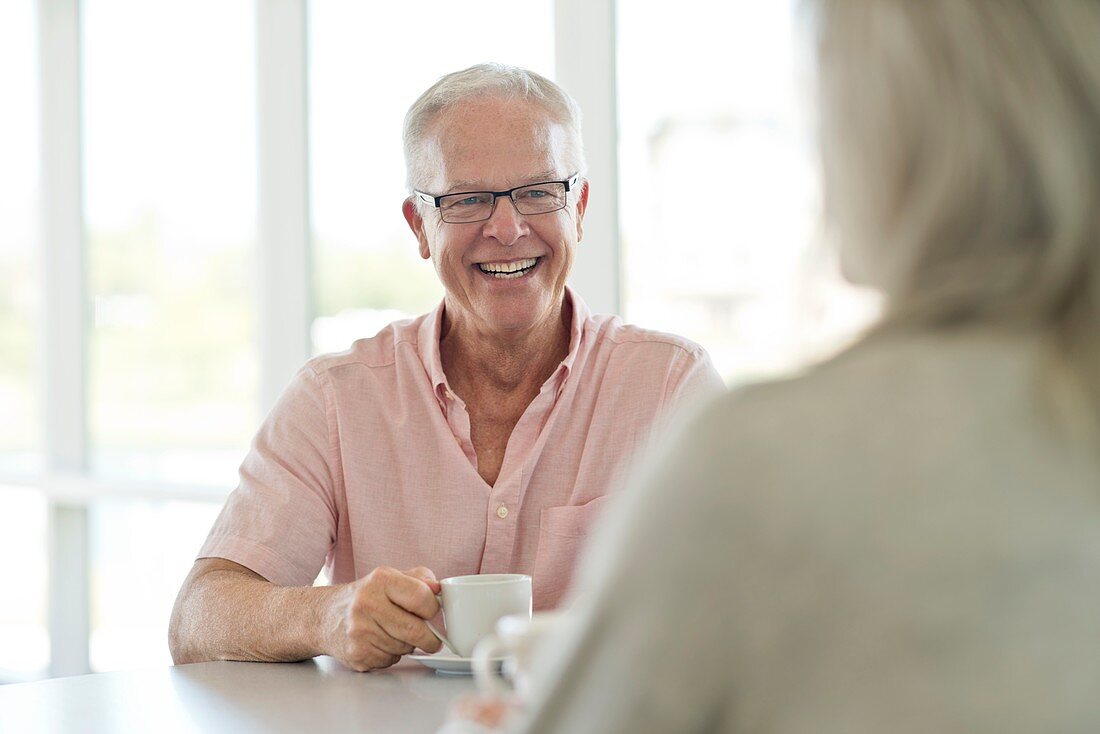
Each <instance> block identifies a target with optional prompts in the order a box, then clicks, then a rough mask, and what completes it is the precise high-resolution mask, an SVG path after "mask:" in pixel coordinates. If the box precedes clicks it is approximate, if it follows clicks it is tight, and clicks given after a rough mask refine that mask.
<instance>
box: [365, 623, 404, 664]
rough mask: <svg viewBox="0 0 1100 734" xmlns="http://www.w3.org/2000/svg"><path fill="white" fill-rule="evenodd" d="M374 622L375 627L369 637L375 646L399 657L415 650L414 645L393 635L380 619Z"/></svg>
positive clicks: (385, 652) (370, 642)
mask: <svg viewBox="0 0 1100 734" xmlns="http://www.w3.org/2000/svg"><path fill="white" fill-rule="evenodd" d="M373 622H374V623H373V625H372V627H373V629H372V630H371V631H370V633H369V634H368V637H367V640H368V642H369V644H370V645H371V646H372V647H373V648H375V649H376V650H378V651H380V652H382V653H384V654H385V655H397V656H398V657H400V656H401V655H408V654H409V653H410V652H412V651H413V647H414V646H413V645H410V644H409V643H407V642H404V641H403V640H399V639H397V638H396V637H394V636H393V635H391V634H390V633H389V632H387V631H386V629H385V627H383V626H382V624H381V623H379V621H378V620H373Z"/></svg>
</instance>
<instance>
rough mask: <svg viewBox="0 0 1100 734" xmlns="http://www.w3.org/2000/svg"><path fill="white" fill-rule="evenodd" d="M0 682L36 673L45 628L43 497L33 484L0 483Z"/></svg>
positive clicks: (46, 645)
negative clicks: (0, 561)
mask: <svg viewBox="0 0 1100 734" xmlns="http://www.w3.org/2000/svg"><path fill="white" fill-rule="evenodd" d="M0 558H3V559H4V560H3V563H4V564H5V567H4V574H3V579H4V580H3V583H0V683H9V682H12V681H19V680H30V679H33V678H36V677H38V676H40V675H42V674H43V673H44V672H45V670H46V666H47V664H48V663H49V658H50V641H49V633H48V631H47V627H46V579H47V570H48V564H47V555H46V501H45V499H43V497H42V495H41V493H39V492H38V491H36V490H33V489H26V488H22V487H11V486H3V485H0Z"/></svg>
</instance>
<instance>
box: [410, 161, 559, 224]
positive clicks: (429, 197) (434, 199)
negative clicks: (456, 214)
mask: <svg viewBox="0 0 1100 734" xmlns="http://www.w3.org/2000/svg"><path fill="white" fill-rule="evenodd" d="M580 177H581V174H580V173H579V172H578V173H574V174H573V175H572V176H570V177H569V178H566V179H562V180H560V181H536V182H534V183H526V184H523V185H522V186H513V187H512V188H510V189H505V190H504V191H455V192H453V193H450V194H442V195H440V196H435V195H434V194H429V193H426V192H424V191H420V190H419V189H413V193H414V194H416V195H417V197H418V198H419V199H420V200H421V201H423V202H424V203H425V204H431V205H432V206H433V207H435V208H436V209H440V202H442V201H443V200H444V199H446V198H448V197H451V196H472V195H473V194H491V195H492V197H493V201H492V203H491V204H490V205H489V213H488V214H487V215H486V216H484V217H482V218H481V219H467V220H465V221H462V222H448V221H447V220H446V219H443V211H442V210H441V209H440V212H439V217H440V219H443V222H444V223H445V224H474V223H476V222H485V221H488V220H489V219H491V218H492V217H493V213H494V212H495V211H496V210H497V201H498V200H499V199H500V198H502V197H505V196H507V197H508V198H509V199H511V200H512V206H514V207H515V208H516V213H517V214H519V215H521V216H524V217H534V216H538V215H539V214H552V213H553V212H560V211H561V210H562V209H564V208H565V207H566V206H568V205H569V202H568V201H564V202H562V205H561V206H559V207H558V208H557V209H547V210H546V211H544V212H535V213H534V214H524V213H523V212H521V211H520V210H519V205H518V204H516V199H515V197H514V196H512V194H513V193H515V192H516V191H519V190H520V189H526V188H530V187H532V186H545V185H546V184H561V185H563V186H564V187H565V194H566V199H568V198H569V192H570V191H572V190H573V188H574V187H575V186H576V185H577V181H578V179H580Z"/></svg>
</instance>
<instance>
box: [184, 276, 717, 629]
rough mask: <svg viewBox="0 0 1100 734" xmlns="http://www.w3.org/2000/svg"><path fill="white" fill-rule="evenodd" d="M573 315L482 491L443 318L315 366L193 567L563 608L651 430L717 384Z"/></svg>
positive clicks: (671, 354) (653, 347)
mask: <svg viewBox="0 0 1100 734" xmlns="http://www.w3.org/2000/svg"><path fill="white" fill-rule="evenodd" d="M567 298H570V299H571V300H572V303H573V319H572V333H571V337H570V346H569V354H568V355H567V356H566V358H565V359H564V360H563V361H562V363H561V365H560V366H559V367H558V369H557V370H556V371H555V372H554V374H553V375H552V376H551V377H550V379H548V380H547V381H546V383H545V384H544V385H543V386H542V389H541V391H540V392H539V394H538V396H537V397H536V398H535V399H534V401H532V403H531V404H530V405H529V406H528V407H527V410H526V411H525V412H524V414H523V416H522V417H521V418H520V420H519V423H517V424H516V427H515V429H514V430H513V431H512V435H511V437H510V438H509V440H508V446H507V449H506V451H505V456H504V463H503V465H502V466H501V470H500V475H499V477H498V479H497V482H496V484H495V485H494V486H489V485H488V484H486V483H485V481H484V480H483V479H482V478H481V476H480V475H479V474H478V473H477V456H476V455H475V454H474V448H473V444H472V443H471V441H470V418H469V414H468V413H467V412H466V407H465V405H464V403H463V402H462V399H461V398H459V397H458V396H457V395H455V394H453V393H452V392H451V390H450V388H449V387H448V384H447V377H446V375H444V374H443V366H442V363H441V361H440V355H439V336H440V327H441V323H442V317H443V306H442V305H440V306H439V307H438V308H436V309H435V310H434V311H433V312H431V313H429V314H427V315H425V316H421V317H420V318H417V319H414V320H410V321H401V322H397V323H394V324H391V325H390V326H388V327H386V328H385V329H383V330H382V331H381V332H379V333H378V334H377V335H376V336H374V337H372V338H370V339H361V340H359V341H357V342H355V344H353V345H352V347H351V348H350V349H349V350H348V351H346V352H342V353H339V354H333V355H327V356H322V357H318V358H316V359H313V360H311V361H310V362H309V363H308V364H306V366H305V367H303V368H302V370H301V371H300V372H299V373H298V375H297V376H296V377H295V379H294V380H293V381H292V382H291V384H290V385H289V387H287V389H286V391H285V392H284V393H283V395H282V397H281V398H280V399H279V402H278V403H277V404H276V406H275V408H274V409H273V410H272V412H271V414H270V415H269V416H268V417H267V419H266V420H265V421H264V424H263V426H262V427H261V428H260V431H259V433H258V434H257V435H256V438H255V440H254V442H253V445H252V449H251V451H250V452H249V454H248V456H247V457H246V458H245V460H244V463H243V464H242V465H241V470H240V484H239V485H238V487H237V489H236V490H235V491H234V492H233V493H232V494H231V495H230V496H229V499H228V500H227V501H226V504H225V507H224V508H223V510H222V512H221V515H220V516H219V517H218V519H217V521H216V522H215V524H214V527H213V529H212V530H211V531H210V535H209V537H208V538H207V540H206V543H205V544H204V545H203V547H202V549H201V550H200V552H199V557H200V558H203V557H218V558H225V559H228V560H231V561H234V562H236V563H239V564H241V565H242V566H245V567H247V568H250V569H251V570H253V571H255V572H256V573H258V574H260V575H261V576H263V577H264V578H266V579H268V580H269V581H272V582H273V583H276V584H280V585H286V586H291V585H296V586H304V585H308V584H311V583H312V582H313V580H314V579H315V578H316V577H317V574H318V572H319V571H320V569H321V567H322V565H324V566H325V568H326V570H327V572H328V577H329V578H330V579H331V580H332V583H345V582H348V581H352V580H354V579H356V578H359V577H362V576H365V575H366V574H367V573H369V572H370V571H371V570H372V569H374V568H375V567H377V566H392V567H394V568H397V569H401V570H407V569H410V568H414V567H416V566H427V567H428V568H430V569H432V571H433V572H434V573H435V574H436V576H437V577H438V578H445V577H447V576H455V575H460V574H471V573H502V572H511V573H528V574H531V576H532V584H533V589H534V606H535V608H536V609H545V608H549V607H553V606H555V605H556V604H557V602H558V600H559V599H560V598H561V597H562V596H563V594H564V592H565V591H566V588H567V586H568V584H569V581H570V578H571V576H572V573H573V567H574V563H575V560H576V557H577V553H578V551H579V549H580V546H581V544H582V542H583V541H584V539H585V536H586V535H587V533H588V528H589V526H590V525H591V523H592V520H593V519H594V517H595V516H596V514H597V513H598V512H599V509H600V506H601V505H602V504H603V499H604V497H605V495H606V494H607V493H608V492H609V491H610V490H611V489H612V488H613V487H614V486H615V480H616V476H617V475H618V474H619V472H620V470H621V469H622V468H623V466H624V464H625V463H626V462H627V461H628V460H629V459H630V457H631V456H632V455H633V454H634V453H635V452H636V451H637V450H638V449H639V448H640V447H642V446H644V445H645V443H646V441H647V440H648V439H649V437H650V435H651V431H652V430H653V428H654V427H655V426H656V425H658V424H659V423H660V422H661V421H662V420H664V419H665V418H666V416H667V415H668V413H669V412H670V411H671V410H672V409H673V408H675V407H676V406H677V405H679V404H681V403H683V402H684V401H685V400H688V399H692V398H695V397H701V396H703V395H705V394H706V393H708V392H711V391H714V392H717V391H718V390H720V389H721V386H722V382H721V379H720V378H719V377H718V374H717V373H716V372H715V370H714V367H713V366H712V365H711V362H710V359H709V358H708V356H707V354H706V352H704V351H703V349H702V348H701V347H699V346H698V345H696V344H694V343H692V342H690V341H687V340H686V339H681V338H679V337H676V336H670V335H668V334H661V333H657V332H652V331H645V330H643V329H639V328H637V327H634V326H629V325H625V324H623V323H622V322H621V321H620V319H619V318H618V317H613V316H604V315H592V314H591V313H590V312H589V311H588V308H587V307H586V306H585V305H584V303H583V301H581V300H580V298H579V297H578V296H577V295H576V294H575V293H574V292H573V291H571V290H570V291H568V292H567Z"/></svg>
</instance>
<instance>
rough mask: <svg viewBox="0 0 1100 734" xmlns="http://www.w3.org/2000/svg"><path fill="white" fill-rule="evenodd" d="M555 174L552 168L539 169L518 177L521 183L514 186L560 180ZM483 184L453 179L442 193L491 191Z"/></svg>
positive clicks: (469, 180) (470, 180)
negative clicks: (528, 174) (536, 171)
mask: <svg viewBox="0 0 1100 734" xmlns="http://www.w3.org/2000/svg"><path fill="white" fill-rule="evenodd" d="M557 175H558V174H557V173H555V172H554V171H553V170H545V171H539V172H538V173H535V174H532V175H530V176H527V177H525V178H522V179H520V181H521V183H518V184H516V186H526V185H528V184H533V183H543V182H545V181H557V180H560V179H557V178H555V176H557ZM484 186H485V184H484V183H482V182H481V181H475V180H474V179H461V180H459V181H455V182H454V183H453V184H451V187H450V188H449V189H447V190H446V191H445V192H443V193H444V195H446V194H460V193H465V192H467V191H492V189H489V188H484ZM508 188H512V187H511V186H509V187H508Z"/></svg>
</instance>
